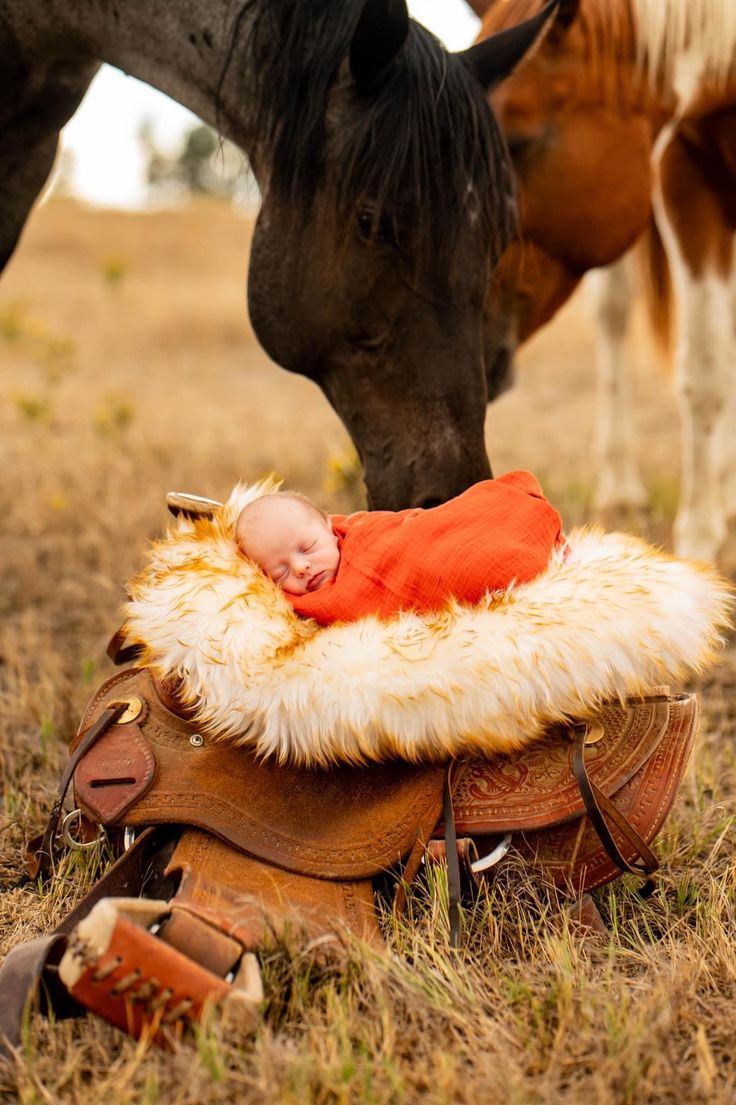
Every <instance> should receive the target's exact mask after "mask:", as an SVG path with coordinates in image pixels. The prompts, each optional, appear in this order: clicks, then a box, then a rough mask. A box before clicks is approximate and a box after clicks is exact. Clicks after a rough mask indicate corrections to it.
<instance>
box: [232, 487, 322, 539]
mask: <svg viewBox="0 0 736 1105" xmlns="http://www.w3.org/2000/svg"><path fill="white" fill-rule="evenodd" d="M319 518H320V515H319V513H318V511H316V510H314V509H312V508H311V507H310V505H309V503H303V502H301V500H300V499H291V498H288V497H287V496H285V495H283V496H282V495H265V496H263V498H261V499H256V500H254V502H252V503H250V504H249V505H248V506H247V507H246V508H245V510H244V511H243V513H242V515H241V518H240V523H239V525H238V530H239V531H240V533H241V535H242V536H243V537H245V536H246V535H248V534H250V535H251V536H252V535H253V534H254V533H256V534H263V533H274V531H277V532H281V531H283V530H285V529H286V530H291V529H298V528H300V527H302V526H304V525H307V524H308V523H309V522H312V521H317V520H319Z"/></svg>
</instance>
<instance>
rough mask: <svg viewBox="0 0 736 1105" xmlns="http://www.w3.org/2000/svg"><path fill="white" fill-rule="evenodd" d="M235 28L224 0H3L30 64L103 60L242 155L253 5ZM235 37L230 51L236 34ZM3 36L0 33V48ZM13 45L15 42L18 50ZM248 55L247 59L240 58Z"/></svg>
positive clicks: (248, 131) (247, 140)
mask: <svg viewBox="0 0 736 1105" xmlns="http://www.w3.org/2000/svg"><path fill="white" fill-rule="evenodd" d="M243 7H244V8H245V11H244V13H243V17H242V19H240V22H239V24H238V25H237V26H236V22H235V20H236V19H237V17H238V9H235V14H233V5H232V4H229V3H228V0H171V2H168V3H167V2H166V0H123V2H122V3H117V4H114V3H102V4H100V3H99V2H97V0H51V2H50V0H6V2H5V3H4V4H3V9H2V16H0V32H2V30H3V27H2V23H3V21H4V22H6V24H7V27H8V30H9V32H10V42H11V43H13V45H14V46H15V47H16V56H17V55H18V54H19V55H20V56H22V57H23V58H24V60H26V59H27V61H28V63H29V65H30V66H34V65H37V66H38V67H39V68H43V67H44V66H48V65H53V64H55V63H61V64H63V65H64V66H67V67H73V65H74V61H75V59H76V57H79V59H80V67H81V66H83V65H89V62H90V60H92V59H94V60H96V61H102V62H108V63H109V64H110V65H114V66H115V67H117V68H118V69H122V70H123V71H124V72H125V73H127V74H129V75H130V76H133V77H137V78H138V79H139V80H142V81H144V82H145V83H146V84H149V85H151V86H152V87H154V88H157V89H158V90H159V91H161V92H163V93H165V94H166V95H168V96H170V97H171V98H172V99H174V100H176V101H178V102H179V103H180V104H182V105H183V106H184V107H187V108H189V109H190V110H191V111H193V112H194V113H195V114H196V115H198V116H199V117H200V118H201V119H203V120H204V121H205V122H206V123H208V124H210V125H211V126H213V127H215V128H216V129H218V130H219V131H220V133H221V134H223V135H224V137H226V138H229V139H231V140H232V141H233V142H235V143H236V144H237V145H238V146H240V148H241V149H243V150H244V151H245V152H246V153H248V152H250V150H251V147H252V145H253V142H254V135H253V133H252V129H253V128H252V120H251V118H250V117H249V116H250V113H249V111H248V107H249V105H250V104H252V102H253V89H252V84H253V79H252V78H253V73H252V69H253V67H252V66H251V65H249V64H248V60H249V59H248V56H247V53H248V43H249V40H250V35H249V33H248V32H249V29H250V21H251V20H252V18H253V15H252V13H251V6H248V7H246V6H245V5H243ZM235 34H237V39H236V41H235V44H234V46H232V45H231V44H232V42H233V36H234V35H235ZM3 39H4V36H3V35H2V34H1V33H0V44H2V42H3ZM16 44H17V45H16ZM244 55H245V56H244Z"/></svg>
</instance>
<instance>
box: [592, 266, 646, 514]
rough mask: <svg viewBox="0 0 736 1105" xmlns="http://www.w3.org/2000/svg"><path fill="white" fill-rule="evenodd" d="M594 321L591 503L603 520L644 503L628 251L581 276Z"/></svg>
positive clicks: (631, 279) (630, 267)
mask: <svg viewBox="0 0 736 1105" xmlns="http://www.w3.org/2000/svg"><path fill="white" fill-rule="evenodd" d="M586 285H587V288H588V291H589V294H590V299H591V302H592V306H593V312H594V317H595V320H596V322H597V339H598V340H597V343H596V345H597V356H596V363H597V367H598V403H597V413H598V419H597V435H596V453H597V471H598V480H597V487H596V494H595V504H596V507H597V509H598V511H599V513H601V514H602V515H603V516H604V517H605V518H606V519H607V520H608V519H610V520H611V521H614V520H617V519H618V518H620V516H621V515H622V514H626V513H627V512H628V511H630V510H631V509H632V508H633V509H641V508H642V507H644V506H645V505H646V502H647V493H646V490H645V488H644V484H643V482H642V479H641V476H640V474H639V470H638V465H637V463H636V458H635V449H634V425H633V419H632V417H631V406H630V393H629V376H628V373H627V371H626V337H627V329H628V323H629V317H630V313H631V303H632V298H633V272H632V266H631V258H630V255H628V254H627V255H625V256H624V257H622V258H621V259H620V260H619V261H617V262H616V263H615V264H613V265H609V266H608V268H605V269H598V270H596V271H595V272H592V273H590V275H589V276H588V280H587V282H586Z"/></svg>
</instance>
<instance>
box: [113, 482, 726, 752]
mask: <svg viewBox="0 0 736 1105" xmlns="http://www.w3.org/2000/svg"><path fill="white" fill-rule="evenodd" d="M273 486H274V485H273V484H270V483H268V482H264V483H260V484H256V485H254V486H251V487H243V486H238V487H236V488H235V490H234V491H233V493H232V495H231V496H230V499H229V500H228V502H227V503H226V504H224V506H223V507H222V508H220V509H219V510H217V511H216V513H215V515H214V517H213V518H212V520H208V519H198V520H196V521H189V520H186V519H180V520H178V521H177V522H176V523H174V524H173V525H172V527H171V528H170V530H169V532H168V533H167V535H166V536H165V537H164V538H163V539H162V540H160V541H158V542H155V543H154V544H153V546H152V548H151V550H150V554H149V558H148V563H147V566H146V567H145V568H144V570H143V571H142V572H141V573H140V574H139V575H138V576H137V578H136V579H134V580H133V582H132V585H131V589H130V600H129V602H128V603H127V605H126V609H125V614H126V633H127V637H128V639H129V640H131V641H140V642H144V643H145V646H146V649H145V654H144V660H145V662H146V663H147V664H149V665H150V666H151V667H152V668H153V670H154V671H155V672H156V673H157V674H159V675H176V676H178V677H179V678H180V679H181V680H182V683H183V687H184V691H185V695H186V698H187V700H188V703H189V705H190V706H193V707H194V708H195V709H196V717H197V719H198V724H200V725H201V726H202V727H203V728H204V729H206V730H207V731H209V732H211V733H212V734H213V735H214V736H216V737H217V738H218V739H220V740H223V741H229V742H233V743H236V744H247V745H250V746H253V747H254V748H255V749H256V750H257V751H258V752H259V753H261V754H263V755H264V756H276V757H277V758H279V759H281V760H286V759H288V760H291V761H292V762H295V763H298V764H303V765H312V764H314V765H317V764H329V763H335V762H349V763H363V762H366V761H371V760H386V759H390V758H393V757H401V758H404V759H409V760H422V759H436V758H446V757H448V756H456V755H487V754H492V753H496V752H506V751H509V750H511V749H514V748H518V747H520V746H521V745H523V744H526V743H529V742H530V741H532V740H534V739H536V738H537V737H539V735H540V733H541V732H542V731H543V729H544V728H545V727H546V726H548V725H549V724H550V723H551V722H555V721H562V720H565V719H569V718H580V717H585V716H586V715H587V714H590V713H591V712H592V711H594V710H595V709H596V707H597V706H598V705H599V704H600V703H601V702H602V701H606V700H611V699H615V698H623V697H625V696H629V695H639V694H643V693H646V691H647V690H648V689H649V688H651V687H652V686H653V685H655V684H660V683H668V682H678V681H680V680H682V679H683V678H684V677H686V676H688V675H689V674H691V673H693V672H698V671H702V670H703V669H704V668H706V667H707V666H708V665H710V664H711V663H712V662H713V660H714V657H715V654H716V651H717V649H718V647H719V646H720V644H721V638H720V636H719V633H720V631H721V630H722V629H723V628H724V627H725V626H726V625H727V624H728V620H729V612H730V608H731V588H730V585H729V584H728V583H727V582H726V581H725V580H723V579H722V578H720V577H719V576H718V575H717V574H716V573H715V572H714V571H713V570H711V569H710V568H708V567H706V566H704V565H700V564H694V563H690V562H688V561H684V560H678V559H675V558H673V557H671V556H668V555H666V554H664V553H662V552H659V551H658V550H656V549H654V548H652V547H650V546H648V545H646V544H645V543H644V542H642V541H640V540H638V539H637V538H634V537H630V536H627V535H625V534H621V533H603V532H602V531H600V530H598V529H579V530H574V531H573V532H572V533H571V534H570V535H569V544H570V547H571V554H570V555H569V557H568V559H567V560H565V561H564V562H562V561H561V559H560V558H556V559H553V561H552V562H551V563H550V566H549V568H548V569H547V570H546V571H545V572H544V574H543V575H541V576H539V577H538V578H537V579H535V580H533V581H532V582H530V583H526V584H523V585H520V586H517V587H511V588H509V589H508V590H507V591H505V592H503V593H502V594H500V593H496V594H491V595H488V596H487V597H486V599H485V600H484V601H483V602H481V603H479V604H477V605H476V606H473V607H463V606H461V605H459V604H457V603H450V604H449V605H448V606H447V608H446V609H445V610H443V611H442V612H441V613H439V614H436V615H433V616H431V617H427V616H425V617H423V618H422V617H418V616H417V615H415V614H402V615H400V616H397V617H395V618H393V619H391V620H389V621H386V622H381V621H379V620H378V619H376V618H363V619H361V620H360V621H358V622H354V623H351V624H344V625H334V626H330V627H328V628H320V627H318V626H317V625H316V624H315V623H314V622H311V621H305V620H303V619H301V618H299V617H298V616H297V615H296V614H295V613H294V612H293V610H292V608H291V606H290V605H289V603H288V602H287V600H286V599H285V598H284V596H283V594H282V593H281V592H280V591H279V590H278V588H277V587H276V586H275V585H274V584H273V583H271V582H270V580H268V579H266V578H265V577H264V576H263V574H262V573H261V572H260V571H259V569H258V568H257V567H256V566H255V565H253V564H251V563H250V562H248V561H247V560H245V559H244V558H243V557H242V556H241V555H240V554H239V553H238V551H237V550H236V547H235V541H234V536H233V535H234V529H235V522H236V519H237V517H238V514H239V513H240V511H241V510H242V508H243V506H244V505H245V504H246V503H247V502H249V501H250V500H251V499H253V498H255V497H256V496H258V495H261V494H263V493H265V492H266V491H268V490H272V489H273Z"/></svg>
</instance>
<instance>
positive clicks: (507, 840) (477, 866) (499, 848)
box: [470, 833, 511, 875]
mask: <svg viewBox="0 0 736 1105" xmlns="http://www.w3.org/2000/svg"><path fill="white" fill-rule="evenodd" d="M510 847H511V833H504V834H503V840H501V841H500V843H498V844H497V845H496V847H495V848H494V849H493V851H492V852H489V853H488V855H487V856H483V858H482V859H477V860H476V861H475V863H471V865H470V870H471V871H472V872H473V874H474V875H477V874H478V873H479V872H480V871H487V870H488V868H489V867H495V865H496V864H497V863H498V862H499V860H502V859H503V857H504V856H505V855H506V853H507V852H508V850H509V848H510Z"/></svg>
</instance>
